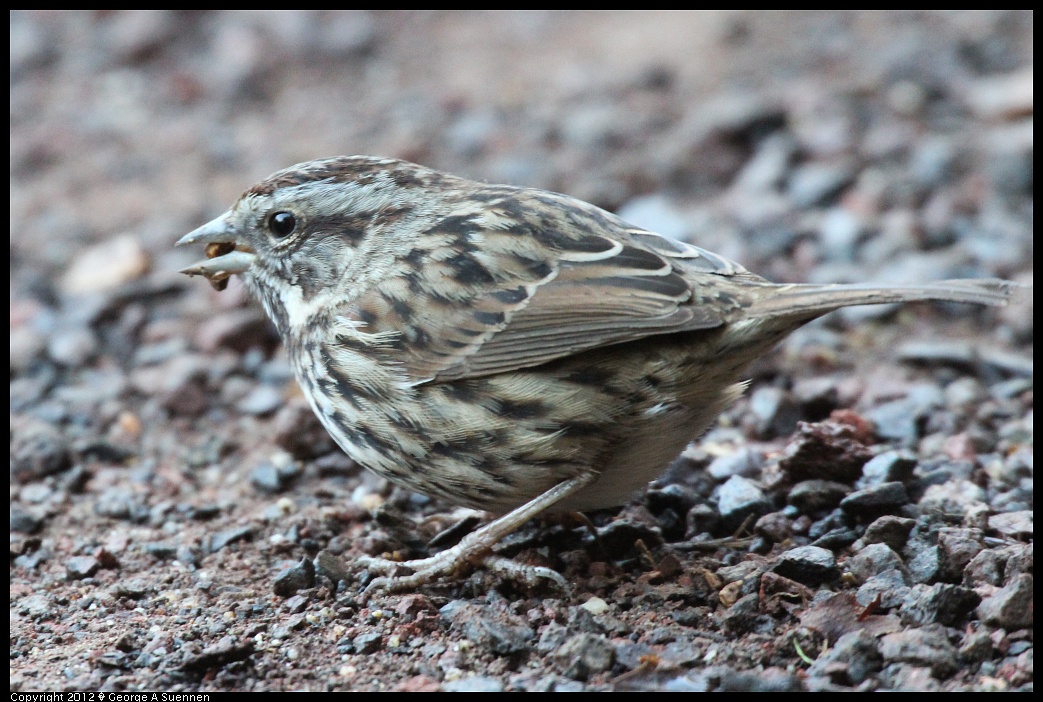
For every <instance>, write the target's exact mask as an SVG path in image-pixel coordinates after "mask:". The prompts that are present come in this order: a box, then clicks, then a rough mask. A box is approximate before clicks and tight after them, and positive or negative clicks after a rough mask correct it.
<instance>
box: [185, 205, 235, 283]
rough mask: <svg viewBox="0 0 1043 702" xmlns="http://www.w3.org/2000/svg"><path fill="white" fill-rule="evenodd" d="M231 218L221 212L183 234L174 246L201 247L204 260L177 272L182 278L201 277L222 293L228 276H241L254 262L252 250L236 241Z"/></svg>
mask: <svg viewBox="0 0 1043 702" xmlns="http://www.w3.org/2000/svg"><path fill="white" fill-rule="evenodd" d="M231 215H232V213H231V212H225V213H224V214H223V215H221V216H220V217H218V218H217V219H215V220H213V221H210V222H207V223H206V224H204V225H203V226H201V227H200V228H199V229H196V230H195V231H192V232H189V233H188V234H186V235H184V236H183V237H181V238H180V239H178V241H177V243H176V244H174V245H175V246H184V245H185V244H204V245H205V248H204V250H205V252H206V260H204V261H199V262H198V263H193V264H192V265H191V266H189V267H188V268H185V269H182V271H181V272H182V273H184V274H185V275H201V276H203V277H204V278H206V279H207V280H209V281H210V284H211V285H212V286H214V289H216V290H224V289H225V288H226V287H227V286H228V278H229V277H230V276H232V275H233V274H235V273H245V272H246V271H247V270H249V268H250V266H251V264H253V262H254V253H253V250H252V249H251V248H250V247H249V246H247V245H246V244H244V243H242V242H240V241H238V240H237V239H236V236H235V233H236V232H235V227H234V226H233V225H232V222H231Z"/></svg>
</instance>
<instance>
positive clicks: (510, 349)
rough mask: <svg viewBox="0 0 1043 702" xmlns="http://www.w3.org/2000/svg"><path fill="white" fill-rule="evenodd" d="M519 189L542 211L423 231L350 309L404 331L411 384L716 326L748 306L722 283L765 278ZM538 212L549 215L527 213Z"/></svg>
mask: <svg viewBox="0 0 1043 702" xmlns="http://www.w3.org/2000/svg"><path fill="white" fill-rule="evenodd" d="M521 192H523V193H526V197H530V198H539V199H540V203H538V204H541V205H542V207H539V208H532V207H528V208H526V207H524V206H523V205H524V204H525V203H520V204H519V203H517V202H514V201H512V202H510V203H508V204H506V205H505V204H504V203H503V202H498V203H494V204H492V205H487V206H486V207H485V208H483V210H482V211H480V212H476V213H474V214H473V215H472V216H469V217H447V218H445V219H444V220H443V221H442V222H440V224H439V225H436V226H435V227H433V228H432V229H431V230H429V231H428V232H427V233H426V234H425V237H424V241H425V242H426V244H427V245H426V246H425V247H424V248H418V249H414V250H413V251H410V252H408V253H406V254H404V255H403V260H405V259H409V258H411V259H412V260H411V261H408V262H407V263H408V265H405V266H403V268H402V272H401V274H399V275H392V276H389V278H388V279H387V280H386V281H384V282H383V283H381V284H378V285H377V286H375V287H374V288H373V289H372V290H370V291H368V292H367V293H366V294H365V295H363V296H362V298H360V299H359V300H358V301H357V302H356V303H355V304H354V305H353V310H352V312H351V316H353V317H354V318H355V319H357V320H359V321H361V322H362V323H363V324H365V325H367V326H368V328H369V329H370V330H371V331H372V332H382V333H385V334H388V333H395V332H397V336H394V337H393V340H392V341H391V342H390V343H389V346H388V353H389V354H391V356H392V358H393V359H394V360H396V361H398V362H400V363H402V364H403V366H404V367H405V369H406V372H407V373H408V375H409V377H410V378H411V379H412V380H413V381H414V382H418V383H419V382H428V381H435V382H438V381H445V380H455V379H459V378H467V377H475V376H482V375H490V374H494V373H502V372H505V371H510V370H515V369H519V368H526V367H531V366H535V365H539V364H542V363H546V362H548V361H551V360H554V359H557V358H561V357H564V356H569V355H572V354H576V353H579V352H581V351H585V350H588V349H593V348H597V347H600V346H606V345H610V344H617V343H621V342H625V341H632V340H635V339H640V338H643V337H647V336H652V335H658V334H668V333H672V332H678V331H689V330H695V329H708V328H713V327H717V326H719V325H721V324H722V323H724V322H725V321H726V320H727V319H728V318H729V316H730V315H731V314H732V313H734V312H736V311H737V310H739V309H740V308H741V307H742V306H743V305H744V301H743V300H740V299H737V298H736V290H737V288H736V286H727V285H720V284H718V281H721V280H723V279H726V278H732V277H738V278H748V279H750V280H760V279H759V278H757V276H754V275H753V274H751V273H749V272H747V271H746V270H745V269H743V268H742V267H741V266H739V265H738V264H736V263H733V262H731V261H728V260H727V259H724V258H722V257H720V256H717V255H715V254H713V253H710V252H709V251H705V250H703V249H700V248H697V247H695V246H690V245H687V244H683V243H680V242H676V241H672V240H670V239H666V238H664V237H662V236H659V235H658V234H654V233H651V232H647V231H644V230H641V229H636V228H634V227H631V226H629V225H627V224H626V223H624V222H623V221H622V220H619V219H618V218H617V217H615V216H614V215H611V214H609V213H607V212H604V211H602V210H599V209H597V208H595V207H593V206H591V205H587V204H586V203H581V202H579V201H577V200H573V199H571V198H566V197H565V196H557V195H552V194H549V193H538V194H535V193H534V191H521ZM518 197H521V196H518ZM557 198H560V199H561V200H564V201H565V202H558V201H557V200H556V199H557ZM511 208H513V211H512V209H511ZM533 211H538V212H542V213H544V214H543V216H541V217H535V216H528V217H527V216H526V214H528V213H531V212H533ZM547 213H553V215H551V214H547ZM561 213H565V214H561Z"/></svg>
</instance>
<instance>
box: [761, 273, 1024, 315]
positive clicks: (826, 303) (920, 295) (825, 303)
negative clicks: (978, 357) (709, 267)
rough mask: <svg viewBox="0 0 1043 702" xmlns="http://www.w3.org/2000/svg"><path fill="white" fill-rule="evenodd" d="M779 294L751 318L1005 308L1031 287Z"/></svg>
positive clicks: (897, 287) (954, 283)
mask: <svg viewBox="0 0 1043 702" xmlns="http://www.w3.org/2000/svg"><path fill="white" fill-rule="evenodd" d="M774 290H775V294H773V295H765V296H763V297H762V298H760V299H758V300H757V301H756V302H754V303H753V305H752V306H751V307H750V308H749V309H748V310H747V317H753V318H757V317H786V316H789V315H797V316H802V317H807V318H808V319H812V318H814V317H818V316H820V315H823V314H825V313H827V312H831V311H833V310H836V309H840V308H841V307H850V306H852V305H883V304H888V303H894V302H918V301H923V300H938V301H945V302H965V303H968V304H973V305H992V306H1003V305H1006V304H1007V303H1008V302H1010V300H1011V298H1012V297H1013V296H1014V295H1015V294H1016V293H1018V292H1020V291H1025V290H1027V288H1026V287H1025V286H1022V285H1018V284H1017V283H1012V282H1010V281H1006V280H997V279H994V278H982V279H979V280H974V279H958V280H939V281H937V282H933V283H918V284H886V283H885V284H879V283H849V284H842V283H836V284H831V285H816V284H794V285H779V286H776V287H775V288H774Z"/></svg>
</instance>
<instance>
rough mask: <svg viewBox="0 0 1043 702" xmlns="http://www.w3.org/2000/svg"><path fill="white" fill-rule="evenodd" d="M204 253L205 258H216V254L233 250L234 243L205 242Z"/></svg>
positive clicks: (220, 254)
mask: <svg viewBox="0 0 1043 702" xmlns="http://www.w3.org/2000/svg"><path fill="white" fill-rule="evenodd" d="M203 251H204V252H205V253H206V257H207V258H217V257H218V256H224V255H225V254H228V253H232V252H233V251H235V245H234V244H223V243H222V244H207V245H206V248H205V249H203Z"/></svg>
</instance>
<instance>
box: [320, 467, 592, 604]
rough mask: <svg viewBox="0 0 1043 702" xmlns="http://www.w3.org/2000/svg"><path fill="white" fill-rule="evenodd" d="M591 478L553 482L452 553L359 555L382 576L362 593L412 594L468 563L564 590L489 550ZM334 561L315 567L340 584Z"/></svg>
mask: <svg viewBox="0 0 1043 702" xmlns="http://www.w3.org/2000/svg"><path fill="white" fill-rule="evenodd" d="M596 478H597V473H585V474H583V475H580V476H578V477H575V478H570V479H569V480H566V481H563V482H561V483H558V484H557V485H555V486H554V487H552V488H551V489H550V490H547V491H546V492H545V493H543V494H542V495H539V496H538V497H536V498H535V499H532V500H529V501H528V502H526V503H525V504H523V505H522V506H521V507H518V508H516V509H514V510H511V511H510V512H508V513H507V514H505V515H503V516H502V517H497V518H496V519H494V520H493V521H491V522H489V523H488V524H486V525H485V526H483V527H481V528H480V529H478V530H477V531H473V532H471V533H470V534H468V535H467V536H465V537H464V538H462V539H461V540H460V541H459V543H457V544H456V545H455V546H453V547H452V548H447V549H446V550H444V551H441V552H440V553H437V554H435V555H434V556H431V557H430V558H419V559H417V560H413V561H401V562H398V561H391V560H388V559H386V558H375V557H372V556H361V557H359V558H358V559H357V563H358V564H359V565H361V566H362V567H364V568H367V569H369V570H371V571H375V572H377V573H381V574H382V575H381V577H379V578H376V579H374V580H373V581H371V582H370V583H369V585H367V586H366V592H372V591H375V590H385V591H387V592H397V591H401V590H411V589H413V588H416V587H418V586H420V585H424V584H425V583H429V582H431V581H432V580H435V579H437V578H439V577H441V576H443V575H449V574H451V573H453V572H454V571H455V570H457V569H458V568H460V567H461V566H463V565H465V564H467V563H481V564H482V565H484V566H486V567H488V568H489V569H491V570H493V571H496V572H500V573H503V574H505V575H507V576H509V577H511V578H513V579H518V580H523V581H526V582H529V583H531V582H534V581H535V580H536V579H537V578H548V579H550V580H553V581H554V582H555V583H557V584H558V585H559V586H561V587H562V589H564V590H568V586H567V584H566V583H565V579H564V578H562V577H561V575H559V574H558V573H557V572H555V571H553V570H551V569H549V568H541V567H538V566H524V565H521V564H518V563H515V562H514V561H511V560H509V559H506V558H501V557H498V556H493V555H490V554H489V551H491V550H492V548H493V547H494V546H495V545H496V544H497V543H499V542H500V540H501V539H503V538H504V537H505V536H507V535H508V534H510V533H511V532H512V531H514V530H516V529H517V528H518V527H520V526H521V525H522V524H524V523H525V522H527V521H529V520H530V519H532V518H533V517H535V516H536V515H537V514H539V513H541V512H543V511H544V510H545V509H547V508H548V507H551V506H552V505H554V504H556V503H557V502H560V501H561V500H563V499H565V498H566V497H568V496H570V495H573V494H575V493H576V492H578V491H580V490H582V489H583V488H585V487H586V486H588V485H590V484H591V483H592V482H594V480H595V479H596ZM335 560H336V559H335V558H334V557H333V556H332V555H331V554H329V553H326V552H323V553H320V554H319V556H318V558H317V559H316V562H317V565H319V566H320V568H322V569H323V570H325V571H326V572H327V573H329V574H331V575H332V576H334V577H337V578H339V579H344V578H343V577H342V576H343V575H344V574H346V571H345V569H344V567H343V566H341V565H340V564H338V563H336V562H335ZM399 568H408V569H409V570H412V571H413V572H412V574H410V575H390V573H394V572H395V571H396V570H398V569H399Z"/></svg>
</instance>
